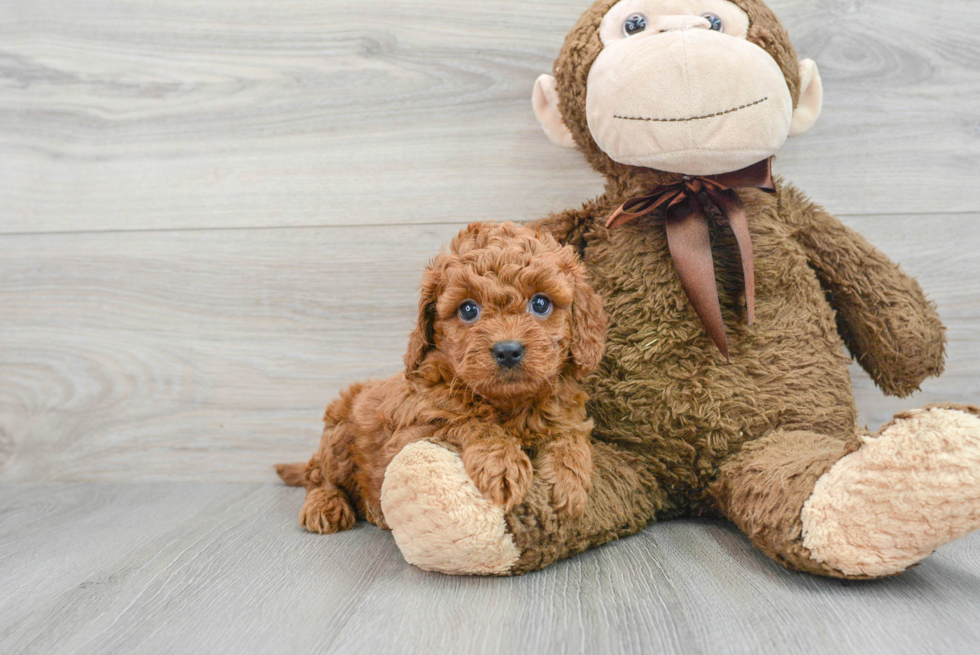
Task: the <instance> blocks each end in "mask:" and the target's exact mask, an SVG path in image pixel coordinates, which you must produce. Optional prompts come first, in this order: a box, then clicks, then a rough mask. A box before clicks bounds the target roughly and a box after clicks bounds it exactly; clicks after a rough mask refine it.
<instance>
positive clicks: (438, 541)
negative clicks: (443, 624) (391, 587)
mask: <svg viewBox="0 0 980 655" xmlns="http://www.w3.org/2000/svg"><path fill="white" fill-rule="evenodd" d="M593 461H594V465H595V467H594V471H593V475H592V489H591V491H590V492H589V497H588V502H587V504H586V509H585V513H584V514H583V515H582V516H580V517H578V518H576V519H572V520H564V519H559V518H558V516H557V515H556V513H555V509H554V507H553V504H552V502H551V493H552V490H551V487H550V485H549V484H548V483H546V482H544V481H543V479H542V477H541V476H539V475H535V476H534V478H533V480H532V484H531V490H530V491H529V492H528V493H527V495H526V496H525V497H524V500H523V502H522V503H521V504H520V505H518V506H517V507H515V508H514V510H513V511H511V512H510V513H509V514H507V515H506V516H505V514H504V510H503V508H502V507H501V506H499V505H494V504H493V503H492V502H490V501H489V500H488V499H487V498H485V497H484V496H483V494H481V493H480V492H479V490H478V489H477V488H476V486H475V485H474V484H473V483H472V482H471V481H470V479H469V478H468V477H467V475H466V469H465V467H464V466H463V463H462V461H461V460H460V458H459V456H458V455H456V454H455V453H454V452H453V451H451V450H449V449H447V448H443V447H441V446H438V445H435V444H433V443H430V442H427V441H422V442H417V443H413V444H410V445H408V446H406V447H405V448H404V449H403V450H402V451H401V452H400V453H399V454H398V456H396V457H395V459H394V460H392V462H391V465H390V466H389V467H388V470H387V472H386V474H385V481H384V487H383V489H382V492H381V504H382V508H383V509H384V514H385V518H386V519H387V521H388V525H389V527H390V528H391V530H392V534H393V535H394V537H395V542H396V543H397V544H398V547H399V549H401V552H402V555H403V556H404V557H405V559H406V560H407V561H408V562H409V563H411V564H414V565H416V566H418V567H420V568H423V569H427V570H431V571H440V572H443V573H452V574H479V575H514V574H520V573H527V572H528V571H533V570H536V569H540V568H543V567H545V566H547V565H548V564H551V563H552V562H554V561H556V560H559V559H562V558H564V557H568V556H570V555H574V554H575V553H578V552H581V551H583V550H586V549H587V548H591V547H594V546H599V545H601V544H603V543H606V542H607V541H610V540H612V539H615V538H617V537H622V536H626V535H629V534H633V533H635V532H638V531H639V530H641V529H642V528H643V527H644V526H646V525H647V524H649V523H650V522H652V521H653V519H654V516H655V514H656V513H657V512H658V511H660V510H661V509H663V508H664V507H665V506H666V504H667V502H666V498H665V494H664V493H663V492H662V491H661V490H660V488H659V487H658V486H657V484H656V482H655V481H654V480H653V477H652V475H650V474H649V473H646V472H644V471H645V469H644V466H643V464H642V461H641V460H640V459H639V458H638V457H637V456H636V455H635V454H633V453H629V452H627V451H623V450H619V449H617V448H615V447H613V446H611V445H609V444H606V443H602V442H597V443H595V444H593Z"/></svg>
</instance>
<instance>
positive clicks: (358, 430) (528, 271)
mask: <svg viewBox="0 0 980 655" xmlns="http://www.w3.org/2000/svg"><path fill="white" fill-rule="evenodd" d="M536 294H545V295H546V296H547V297H548V298H550V300H551V301H552V303H553V309H552V310H551V313H550V314H549V315H547V316H539V315H535V314H533V313H531V312H530V311H529V302H530V300H531V298H532V297H533V296H535V295H536ZM467 300H472V301H475V302H476V303H477V304H478V305H479V306H480V315H479V318H478V319H477V320H475V321H473V322H471V323H467V322H464V321H463V320H462V318H461V317H460V315H459V313H458V309H459V307H460V305H461V303H463V302H464V301H467ZM502 341H518V342H520V343H521V344H522V345H523V348H524V354H523V357H522V359H521V361H520V363H519V364H518V365H516V366H513V367H510V368H508V367H504V366H502V365H500V364H498V362H497V360H496V359H495V357H494V354H493V352H492V351H491V349H492V348H493V346H494V344H496V343H499V342H502ZM604 343H605V315H604V313H603V309H602V302H601V300H600V299H599V298H598V296H596V295H595V293H593V292H592V290H591V289H590V288H589V287H588V285H587V284H586V282H585V273H584V270H583V269H582V267H581V265H580V263H579V261H578V258H577V256H576V255H575V253H574V250H573V249H572V248H570V247H567V246H565V247H562V246H559V245H558V243H557V242H556V241H555V240H554V239H553V238H552V237H551V236H550V235H547V234H544V235H541V234H536V233H535V232H534V231H532V230H529V229H527V228H524V227H521V226H518V225H515V224H513V223H502V224H494V223H474V224H472V225H470V226H469V227H467V228H466V229H464V230H463V231H462V232H460V234H459V235H458V236H457V237H456V238H455V239H453V241H452V243H451V244H450V246H449V248H448V250H447V251H445V252H443V253H441V254H440V255H439V256H437V257H436V258H435V259H434V260H433V261H432V262H431V263H430V264H429V266H428V267H427V268H426V271H425V274H424V277H423V281H422V295H421V300H420V303H419V320H418V324H417V326H416V329H415V331H414V332H413V334H412V336H411V338H410V340H409V347H408V352H407V354H406V356H405V364H406V369H405V371H404V372H402V373H399V374H398V375H395V376H393V377H391V378H388V379H387V380H383V381H376V382H365V383H358V384H354V385H352V386H351V387H350V388H348V389H347V390H345V391H344V392H342V393H341V395H340V398H338V399H337V400H335V401H334V402H333V403H331V404H330V406H329V407H327V411H326V414H325V416H324V425H325V427H324V431H323V437H322V439H321V444H320V449H319V451H318V452H317V453H316V454H314V456H313V458H312V459H311V460H310V463H309V464H308V465H307V466H306V467H304V470H303V473H302V475H300V473H299V465H291V464H281V465H279V466H278V467H277V471H278V472H279V474H280V477H282V479H283V480H284V481H285V482H287V483H288V484H294V485H296V486H305V487H306V488H307V490H308V491H307V498H306V502H305V504H304V506H303V510H302V512H301V514H300V522H301V524H302V525H303V526H304V527H306V528H307V529H308V530H310V531H311V532H335V531H337V530H345V529H348V528H350V527H351V526H352V525H353V523H354V517H355V510H354V509H353V508H356V515H357V516H360V517H363V518H365V519H367V520H369V521H371V522H372V523H375V524H376V525H379V526H381V527H386V525H385V522H384V516H383V515H382V512H381V507H380V498H381V484H382V482H383V479H384V472H385V469H386V468H387V466H388V464H389V463H390V462H391V459H392V458H393V457H394V456H395V455H396V454H397V453H398V451H400V450H401V449H402V447H404V446H405V444H407V443H410V442H412V441H417V440H419V439H430V440H433V441H435V442H438V443H443V444H447V445H450V446H453V447H455V448H457V449H459V451H460V452H461V457H462V459H463V463H464V465H465V466H466V470H467V473H468V474H469V475H470V477H471V478H472V479H473V481H474V483H475V484H476V485H477V487H478V488H479V489H480V490H481V491H482V492H483V493H484V494H485V495H486V496H487V497H488V498H490V499H491V500H492V501H493V502H494V503H497V504H500V505H503V506H504V507H505V509H507V510H510V509H511V508H513V507H514V506H515V505H516V504H517V503H519V502H520V501H521V500H522V499H523V497H524V495H525V494H526V493H527V490H528V489H529V488H530V486H531V480H532V464H531V459H530V458H529V457H528V454H530V455H531V456H532V457H534V459H535V462H536V465H537V470H538V475H539V476H540V477H541V478H542V479H543V480H545V481H546V482H547V484H548V485H549V486H550V488H551V489H552V494H551V500H550V502H551V504H552V506H553V507H554V508H555V511H557V512H558V513H559V514H560V515H562V516H568V517H573V516H578V515H580V514H582V513H583V512H584V511H585V504H586V500H587V498H588V492H589V490H590V488H591V471H592V450H591V445H590V441H589V433H590V431H591V428H592V423H591V421H589V420H588V419H587V418H586V414H585V402H586V394H585V393H584V392H583V391H582V388H581V386H580V384H579V383H578V381H577V380H578V379H579V378H580V377H581V376H583V375H585V374H587V373H590V372H592V371H594V370H595V369H596V367H597V366H598V363H599V360H600V358H601V357H602V352H603V347H604Z"/></svg>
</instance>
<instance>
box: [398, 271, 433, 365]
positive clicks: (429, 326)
mask: <svg viewBox="0 0 980 655" xmlns="http://www.w3.org/2000/svg"><path fill="white" fill-rule="evenodd" d="M438 281H439V274H438V273H437V272H436V271H435V270H433V269H432V268H429V269H428V270H426V272H425V275H424V276H423V278H422V295H421V297H420V298H419V317H418V320H417V322H416V323H415V330H413V331H412V335H411V336H410V337H409V338H408V352H406V353H405V371H406V373H408V374H409V375H411V374H412V373H415V372H416V371H417V370H418V368H419V366H421V365H422V360H424V359H425V355H426V353H428V352H429V351H430V350H432V349H433V348H435V345H436V341H435V325H434V323H435V317H436V287H437V286H438Z"/></svg>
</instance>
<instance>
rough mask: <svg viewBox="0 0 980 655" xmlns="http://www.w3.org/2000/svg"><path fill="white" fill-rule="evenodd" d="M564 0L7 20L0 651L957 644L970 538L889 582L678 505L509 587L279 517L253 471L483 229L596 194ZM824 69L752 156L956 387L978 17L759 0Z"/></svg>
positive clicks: (2, 59) (386, 344)
mask: <svg viewBox="0 0 980 655" xmlns="http://www.w3.org/2000/svg"><path fill="white" fill-rule="evenodd" d="M588 4H589V1H588V0H536V1H535V2H533V3H532V2H526V1H525V2H517V1H516V0H498V1H495V2H492V3H490V2H479V1H477V0H454V1H452V2H450V1H449V0H428V1H426V2H422V1H421V0H387V1H386V2H378V1H373V0H363V1H361V2H354V3H352V2H340V1H339V0H322V1H320V2H315V3H310V2H299V1H297V0H279V1H272V0H256V1H255V2H249V3H243V2H232V1H231V0H213V1H209V2H200V1H191V0H174V1H171V2H166V3H160V2H153V0H80V1H79V0H41V1H37V0H35V1H34V2H27V1H26V0H7V1H6V2H2V3H0V653H54V652H58V653H60V652H65V653H68V652H80V653H106V652H126V653H129V652H174V653H185V652H201V651H205V650H207V651H210V652H323V651H327V652H334V651H335V652H343V653H349V652H357V653H359V652H365V653H378V652H388V651H411V652H433V651H436V652H440V651H441V652H488V653H489V652H505V651H518V652H610V653H613V652H637V653H650V652H664V653H770V652H771V653H796V652H800V653H802V652H806V653H869V652H873V653H922V652H930V653H954V652H955V653H959V652H962V653H973V652H977V650H978V648H980V647H978V646H977V644H978V643H980V535H973V536H971V537H969V538H967V539H964V540H962V541H960V542H958V543H955V544H952V545H950V546H947V547H945V548H943V549H941V550H940V551H939V552H938V553H936V555H934V556H933V557H931V558H930V559H929V560H927V561H926V562H925V563H924V564H922V565H921V566H919V567H918V568H916V569H914V570H912V571H910V572H909V573H907V574H905V575H903V576H901V577H899V578H896V579H891V580H886V581H881V582H875V583H869V584H854V585H849V586H845V585H842V584H841V583H839V582H835V581H830V580H822V579H816V578H813V577H809V576H803V575H797V574H793V573H789V572H786V571H784V570H782V569H781V568H779V567H778V566H776V565H774V564H772V563H770V562H769V561H768V560H766V559H765V558H764V557H762V556H760V555H759V554H758V553H756V552H755V551H753V550H752V548H751V547H750V546H749V545H748V544H747V542H746V541H745V540H744V539H743V538H742V537H741V536H740V535H739V534H738V533H737V532H736V531H734V530H733V529H732V528H731V527H730V526H727V525H725V524H721V523H714V522H700V521H679V522H673V523H667V524H662V525H657V526H653V527H651V528H649V529H647V530H646V531H645V532H643V533H642V534H640V535H637V536H635V537H631V538H629V539H626V540H623V541H621V542H617V543H613V544H610V545H609V546H607V547H604V548H602V549H599V550H596V551H593V552H589V553H586V554H584V555H581V556H579V557H576V558H573V559H572V560H570V561H568V562H564V563H561V564H559V565H557V566H554V567H552V568H550V569H548V570H546V571H543V572H541V573H538V574H533V575H529V576H526V577H523V578H519V579H500V580H498V579H465V578H464V579H461V578H448V577H443V576H439V575H433V574H427V573H424V572H422V571H419V570H416V569H413V568H411V567H409V566H408V565H406V564H405V563H404V562H403V561H402V559H401V557H400V556H399V554H398V551H397V549H396V548H395V547H394V544H393V542H392V541H391V538H390V536H389V535H387V534H386V533H382V532H380V531H378V530H375V529H373V528H371V527H370V526H359V527H358V528H357V529H356V530H354V531H352V532H350V533H347V534H343V535H336V536H331V537H313V536H310V535H307V534H305V533H303V532H302V531H300V529H299V527H298V525H296V515H297V513H298V509H299V505H300V502H301V496H302V494H301V492H298V491H297V490H294V489H286V488H283V487H281V486H278V485H276V484H275V478H274V475H273V473H272V470H271V468H270V465H271V464H273V463H275V462H277V461H283V460H288V459H299V458H302V457H304V456H306V455H307V454H308V453H309V451H310V449H311V448H312V447H313V446H314V444H315V442H316V437H317V434H318V423H319V417H320V415H321V413H322V410H323V407H324V405H325V404H326V402H327V401H328V400H329V399H330V398H331V397H332V396H333V395H334V394H335V393H336V392H337V391H338V390H339V389H340V388H342V387H343V386H344V385H345V384H347V383H349V382H351V381H354V380H357V379H360V378H365V377H371V376H375V377H376V376H382V375H388V374H390V373H392V372H394V371H395V370H396V369H397V367H398V365H399V360H400V356H401V354H402V351H403V349H404V346H405V340H406V335H407V333H408V330H409V328H410V325H411V322H412V319H413V310H414V306H415V302H416V299H415V287H416V284H417V280H418V274H419V272H420V270H421V268H422V266H423V265H424V264H425V262H426V260H427V259H428V258H429V257H431V256H432V254H434V253H435V252H436V250H437V249H438V247H439V244H440V243H442V242H443V241H444V240H445V239H447V238H448V237H449V236H451V235H452V234H453V233H454V232H455V231H457V230H458V229H459V228H460V227H461V226H462V225H464V224H465V223H466V222H468V221H470V220H477V219H486V218H492V219H501V220H502V219H513V220H529V219H533V218H537V217H540V216H542V215H543V214H545V213H547V212H549V211H554V210H560V209H563V208H566V207H572V206H576V205H578V204H580V203H581V202H582V201H583V200H585V199H587V198H588V197H590V196H591V195H594V194H596V193H597V192H599V190H600V189H601V181H600V180H599V179H598V178H597V177H596V176H595V175H594V174H593V173H592V172H591V171H590V170H589V169H588V167H587V166H586V165H585V163H584V161H583V160H582V158H581V156H580V155H578V154H577V153H574V152H570V151H563V150H559V149H556V148H555V147H554V146H552V145H551V144H550V143H549V142H548V141H547V139H545V137H544V136H543V135H542V134H541V132H540V130H539V128H538V127H537V125H536V123H535V122H534V117H533V114H532V113H531V110H530V103H529V95H530V89H531V86H532V84H533V81H534V78H535V77H536V76H537V75H538V74H539V73H541V72H546V71H548V70H549V69H550V66H551V61H552V59H553V58H554V56H555V54H556V53H557V51H558V48H559V47H560V44H561V41H562V38H563V37H564V34H565V33H566V32H567V30H568V29H569V27H570V26H571V24H572V23H573V22H574V21H575V19H576V18H577V16H578V14H579V13H580V11H581V10H582V9H584V8H585V7H586V6H587V5H588ZM770 5H771V6H772V7H773V8H774V9H775V10H776V12H777V14H778V15H779V16H780V17H781V18H782V20H783V21H784V23H785V24H786V26H787V28H788V29H789V31H790V34H791V36H792V37H793V38H794V41H795V43H796V46H797V49H798V51H799V52H800V55H801V56H804V57H811V58H813V59H815V60H816V61H817V63H818V65H819V66H820V70H821V73H822V77H823V81H824V87H825V94H826V96H825V108H824V115H823V116H822V117H821V119H820V122H818V123H817V126H816V127H815V128H814V129H813V130H812V131H811V132H810V133H809V134H807V135H806V136H803V137H800V138H797V139H794V140H791V141H790V142H789V143H788V144H787V145H786V147H785V148H784V149H783V151H781V152H780V155H779V158H778V161H777V163H776V169H777V172H778V173H780V174H782V175H784V176H786V177H787V178H789V179H791V180H792V181H793V182H794V183H796V184H797V185H798V186H800V187H801V188H802V189H804V190H806V191H807V192H809V193H810V194H811V195H812V196H813V197H814V198H815V199H816V200H818V201H820V202H822V203H823V204H825V206H826V207H827V208H828V209H829V210H831V211H832V212H834V213H836V214H837V215H838V216H840V217H841V218H842V219H843V220H844V221H845V222H846V223H848V224H849V225H851V226H853V227H855V228H856V229H858V230H860V231H862V232H863V233H864V234H865V235H867V236H868V237H869V239H871V241H872V242H873V243H875V244H876V245H878V246H879V247H880V248H881V249H882V250H884V251H885V252H887V253H888V254H889V255H891V256H892V257H893V258H894V259H896V260H897V261H899V262H901V264H902V265H903V267H904V268H905V269H906V270H907V271H909V272H910V273H912V274H914V275H916V276H917V277H919V279H920V280H921V281H922V284H923V286H924V288H925V289H926V290H927V292H928V293H929V295H930V297H931V298H932V299H933V300H935V301H936V303H937V305H938V307H939V310H940V313H941V314H942V316H943V318H944V320H945V321H946V323H947V325H948V327H949V348H948V352H949V361H948V366H947V372H946V374H945V375H944V376H943V377H942V378H940V379H937V380H930V381H928V382H927V383H926V384H925V385H924V386H923V390H922V391H921V392H920V393H919V394H917V395H916V396H915V397H913V398H912V399H906V400H896V399H888V398H884V397H883V396H881V394H880V393H879V392H878V391H877V390H875V389H874V387H873V385H872V384H871V383H870V381H869V380H868V378H867V376H865V375H864V374H863V373H861V372H860V371H859V370H857V369H856V368H855V369H854V386H855V394H856V396H857V399H858V405H859V408H860V411H861V416H862V420H864V421H866V422H867V423H869V424H870V425H871V426H872V427H875V426H876V425H878V424H880V423H882V422H884V421H886V420H887V419H888V418H889V417H890V416H891V414H892V413H894V412H895V411H897V410H900V409H903V408H907V407H913V406H918V405H922V404H924V403H927V402H931V401H935V400H955V401H964V402H977V401H980V256H978V254H977V253H978V251H980V199H978V196H977V191H978V189H980V38H978V37H977V34H978V33H980V4H978V3H977V2H976V1H975V0H945V1H944V2H921V0H916V1H913V0H863V1H861V2H839V1H836V0H835V1H830V0H772V1H771V2H770Z"/></svg>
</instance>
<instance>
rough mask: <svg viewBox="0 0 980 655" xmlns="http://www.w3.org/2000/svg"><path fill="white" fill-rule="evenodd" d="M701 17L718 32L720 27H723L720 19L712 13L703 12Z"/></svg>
mask: <svg viewBox="0 0 980 655" xmlns="http://www.w3.org/2000/svg"><path fill="white" fill-rule="evenodd" d="M701 18H704V19H707V21H708V22H709V23H711V29H713V30H715V31H716V32H720V31H721V28H722V27H724V25H722V23H721V19H720V18H718V17H717V16H715V15H714V14H704V15H703V16H701Z"/></svg>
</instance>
